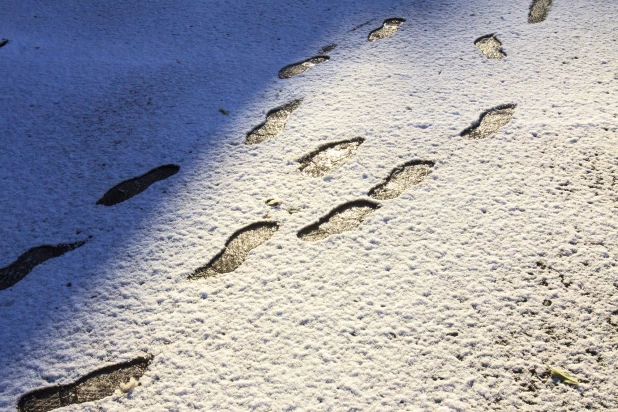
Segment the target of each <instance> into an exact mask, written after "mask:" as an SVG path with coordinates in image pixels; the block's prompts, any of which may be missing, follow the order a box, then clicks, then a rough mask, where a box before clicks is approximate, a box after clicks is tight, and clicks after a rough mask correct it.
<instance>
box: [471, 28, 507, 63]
mask: <svg viewBox="0 0 618 412" xmlns="http://www.w3.org/2000/svg"><path fill="white" fill-rule="evenodd" d="M474 45H475V46H476V48H477V49H479V50H480V51H481V53H482V54H483V56H485V57H486V58H488V59H498V60H502V59H504V58H505V57H506V53H505V52H504V50H502V42H501V41H500V40H498V38H497V37H496V35H495V34H488V35H486V36H482V37H479V38H478V39H476V40H475V41H474Z"/></svg>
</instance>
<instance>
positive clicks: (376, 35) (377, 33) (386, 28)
mask: <svg viewBox="0 0 618 412" xmlns="http://www.w3.org/2000/svg"><path fill="white" fill-rule="evenodd" d="M405 21H406V19H401V18H398V17H395V18H392V19H386V20H384V22H383V23H382V27H379V28H377V29H375V30H373V31H372V32H371V33H369V38H368V40H369V41H376V40H380V39H385V38H387V37H391V36H392V35H394V34H395V33H397V31H398V30H399V26H401V25H402V24H403V23H404V22H405Z"/></svg>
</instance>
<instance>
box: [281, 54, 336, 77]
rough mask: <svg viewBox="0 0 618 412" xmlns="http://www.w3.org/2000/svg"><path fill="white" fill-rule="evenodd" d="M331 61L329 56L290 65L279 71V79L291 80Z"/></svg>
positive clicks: (312, 58)
mask: <svg viewBox="0 0 618 412" xmlns="http://www.w3.org/2000/svg"><path fill="white" fill-rule="evenodd" d="M329 60H330V57H328V56H315V57H311V58H309V59H307V60H303V61H302V62H298V63H293V64H290V65H288V66H285V67H284V68H283V69H281V70H279V78H280V79H289V78H290V77H294V76H296V75H299V74H301V73H304V72H306V71H307V70H309V69H310V68H312V67H313V66H315V65H316V64H320V63H324V62H326V61H329Z"/></svg>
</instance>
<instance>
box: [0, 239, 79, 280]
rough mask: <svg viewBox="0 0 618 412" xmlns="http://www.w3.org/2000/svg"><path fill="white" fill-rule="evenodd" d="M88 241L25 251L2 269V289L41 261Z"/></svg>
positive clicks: (0, 278)
mask: <svg viewBox="0 0 618 412" xmlns="http://www.w3.org/2000/svg"><path fill="white" fill-rule="evenodd" d="M85 243H86V241H85V240H84V241H80V242H75V243H65V244H60V245H56V246H51V245H43V246H37V247H33V248H32V249H28V250H27V251H26V252H24V253H23V254H22V255H21V256H20V257H18V258H17V260H16V261H15V262H13V263H11V264H10V265H8V266H6V267H3V268H2V269H0V290H4V289H7V288H10V287H11V286H13V285H15V284H16V283H17V282H19V281H20V280H22V279H23V278H25V277H26V275H28V273H30V272H32V269H34V268H35V267H36V266H38V265H40V264H41V263H43V262H45V261H47V260H49V259H53V258H55V257H58V256H62V255H64V254H65V253H67V252H70V251H71V250H73V249H77V248H78V247H80V246H83V245H84V244H85Z"/></svg>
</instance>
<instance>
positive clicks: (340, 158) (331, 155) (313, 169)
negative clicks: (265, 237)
mask: <svg viewBox="0 0 618 412" xmlns="http://www.w3.org/2000/svg"><path fill="white" fill-rule="evenodd" d="M364 141H365V139H363V138H362V137H357V138H355V139H350V140H342V141H340V142H333V143H328V144H325V145H323V146H320V147H319V148H318V149H317V150H314V151H313V152H311V153H309V154H308V155H305V156H303V157H301V158H300V159H299V160H298V162H299V163H300V171H301V172H302V173H303V174H305V175H307V176H311V177H320V176H324V175H325V174H326V173H328V172H330V171H331V170H335V169H337V168H339V167H340V166H341V165H343V164H344V163H345V162H346V161H347V160H348V159H349V158H350V157H352V156H353V155H354V153H356V150H357V149H358V147H359V146H360V145H361V144H363V142H364Z"/></svg>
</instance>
